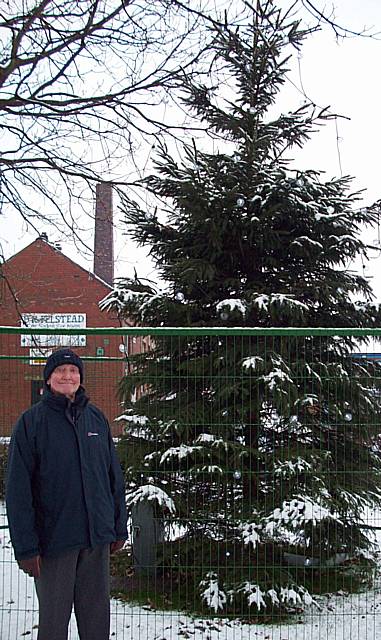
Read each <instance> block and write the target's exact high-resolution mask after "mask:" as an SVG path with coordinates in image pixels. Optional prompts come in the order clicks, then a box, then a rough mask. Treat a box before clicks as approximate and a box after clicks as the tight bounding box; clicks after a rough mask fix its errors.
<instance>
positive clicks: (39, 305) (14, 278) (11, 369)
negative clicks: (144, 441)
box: [0, 183, 143, 436]
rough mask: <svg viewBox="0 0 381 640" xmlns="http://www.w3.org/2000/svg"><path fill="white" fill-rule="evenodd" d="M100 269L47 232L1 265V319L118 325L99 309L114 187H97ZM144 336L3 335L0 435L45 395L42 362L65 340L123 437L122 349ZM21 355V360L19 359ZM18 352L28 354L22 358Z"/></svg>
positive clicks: (136, 345)
mask: <svg viewBox="0 0 381 640" xmlns="http://www.w3.org/2000/svg"><path fill="white" fill-rule="evenodd" d="M95 227H96V229H95V247H94V273H92V272H89V271H87V270H86V269H84V268H82V267H81V266H79V265H78V264H76V263H75V262H74V261H73V260H71V259H70V258H68V257H67V256H65V255H64V254H63V253H62V252H61V250H60V247H57V246H55V245H52V244H50V243H49V241H48V239H47V237H46V236H45V235H42V236H40V237H39V238H37V239H36V240H35V241H34V242H32V243H31V244H29V245H28V246H26V247H25V248H24V249H22V250H21V251H19V252H18V253H17V254H15V255H14V256H12V257H11V258H10V259H9V260H7V261H6V262H5V263H4V264H3V265H2V268H1V270H2V276H3V277H2V278H1V279H0V314H1V315H0V318H1V321H0V324H1V325H2V326H13V327H17V326H23V325H25V326H28V327H33V326H35V327H37V326H38V327H56V328H57V329H61V328H74V329H78V328H82V327H117V326H119V320H118V318H117V317H116V316H115V315H113V314H110V313H106V312H102V311H100V309H99V302H100V300H102V299H103V298H104V297H105V296H106V295H107V294H108V293H109V292H110V291H111V289H112V286H111V285H112V281H113V255H112V245H113V243H112V192H111V185H108V184H106V183H104V184H101V185H97V199H96V223H95ZM142 343H143V340H141V339H139V338H138V339H133V338H128V339H127V338H124V339H122V336H111V335H110V336H107V335H98V336H94V335H91V336H79V335H77V336H67V335H66V336H59V335H58V336H55V337H54V338H52V337H51V336H35V337H32V338H31V337H30V336H25V335H19V334H14V335H9V334H6V333H3V334H0V354H1V355H2V356H12V358H9V357H7V358H1V359H0V372H1V387H0V436H8V435H9V434H10V433H11V430H12V427H13V424H14V422H15V420H16V418H17V416H18V415H19V414H20V413H21V412H22V411H23V410H25V409H26V408H27V407H29V406H30V404H31V403H33V402H36V401H38V400H39V397H40V395H41V391H42V387H43V380H42V372H43V366H44V361H45V359H46V357H47V356H48V355H49V354H50V353H51V352H52V350H54V349H56V348H58V347H59V346H61V345H65V346H66V345H69V346H72V347H73V348H74V349H75V351H76V352H77V353H78V355H80V356H81V357H83V356H84V357H85V358H96V357H99V356H102V357H106V358H111V359H110V360H108V361H103V360H102V361H100V360H98V361H97V360H96V359H94V360H91V359H89V360H86V359H85V387H86V391H87V392H88V394H89V396H90V398H91V400H92V401H93V402H94V403H95V404H97V405H98V406H99V407H100V408H101V409H102V410H103V411H104V412H105V414H106V415H107V417H108V419H109V421H110V424H111V426H112V430H113V434H114V435H117V433H118V429H120V427H118V423H114V424H113V421H114V420H115V418H116V417H117V416H118V415H120V413H121V410H120V404H119V401H118V398H117V386H118V382H119V381H120V379H121V377H122V375H123V373H124V366H125V358H124V356H123V351H121V349H122V347H121V344H123V346H124V349H125V352H130V353H131V352H137V351H139V350H141V348H142ZM15 356H16V358H15ZM19 356H23V359H20V357H19Z"/></svg>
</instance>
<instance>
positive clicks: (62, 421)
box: [6, 349, 127, 640]
mask: <svg viewBox="0 0 381 640" xmlns="http://www.w3.org/2000/svg"><path fill="white" fill-rule="evenodd" d="M44 381H45V384H46V391H45V393H44V395H43V397H42V400H41V402H39V403H38V404H35V405H33V406H32V407H31V408H30V409H28V410H27V411H25V413H23V414H22V415H21V417H20V418H19V420H18V422H17V424H16V426H15V429H14V432H13V435H12V440H11V445H10V451H9V462H8V472H7V489H6V500H7V513H8V520H9V527H10V532H11V540H12V544H13V547H14V551H15V556H16V559H17V561H18V564H19V566H20V568H21V569H22V570H23V571H25V572H26V573H27V574H28V575H30V576H33V578H34V579H35V586H36V591H37V596H38V601H39V629H38V640H66V639H67V635H68V624H69V620H70V615H71V611H72V607H73V605H74V611H75V616H76V619H77V625H78V631H79V636H80V638H81V640H109V629H110V598H109V554H110V551H111V553H114V552H115V551H118V550H119V549H121V548H122V546H123V544H124V541H125V539H126V537H127V533H126V532H127V526H126V508H125V498H124V482H123V476H122V471H121V468H120V465H119V462H118V461H117V457H116V453H115V449H114V445H113V442H112V438H111V434H110V428H109V425H108V423H107V420H106V418H105V416H104V415H103V413H102V412H101V411H100V410H99V409H97V407H95V406H94V405H92V404H90V403H89V401H88V398H87V396H86V394H85V390H84V388H83V387H82V385H81V383H82V381H83V363H82V360H81V359H80V358H79V356H78V355H77V354H76V353H74V352H73V351H71V350H70V349H59V350H58V351H55V352H54V353H52V355H51V356H50V357H49V358H48V360H47V362H46V366H45V369H44Z"/></svg>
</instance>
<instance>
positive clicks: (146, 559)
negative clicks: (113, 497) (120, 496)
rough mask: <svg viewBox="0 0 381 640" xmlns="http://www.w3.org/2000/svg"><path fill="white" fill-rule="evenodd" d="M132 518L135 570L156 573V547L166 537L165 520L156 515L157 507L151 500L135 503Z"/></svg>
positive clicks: (150, 573)
mask: <svg viewBox="0 0 381 640" xmlns="http://www.w3.org/2000/svg"><path fill="white" fill-rule="evenodd" d="M131 518H132V554H133V562H134V570H135V572H136V573H137V574H140V575H146V576H151V575H154V574H155V572H156V566H157V551H156V548H157V545H158V544H159V543H160V542H162V541H163V537H164V523H163V520H162V518H157V517H155V509H154V507H153V506H152V505H151V504H150V503H149V502H139V503H138V504H136V505H134V506H133V507H132V511H131Z"/></svg>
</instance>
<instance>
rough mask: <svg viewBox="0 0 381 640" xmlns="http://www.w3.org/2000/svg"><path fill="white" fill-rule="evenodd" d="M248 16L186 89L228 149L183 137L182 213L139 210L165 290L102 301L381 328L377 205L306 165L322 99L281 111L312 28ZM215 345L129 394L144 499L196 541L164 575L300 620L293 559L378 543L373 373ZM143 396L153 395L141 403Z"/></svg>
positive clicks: (143, 380) (272, 340)
mask: <svg viewBox="0 0 381 640" xmlns="http://www.w3.org/2000/svg"><path fill="white" fill-rule="evenodd" d="M245 6H246V11H247V13H249V15H246V18H247V19H246V21H243V19H242V22H241V25H240V26H239V27H238V28H237V27H234V28H229V25H228V24H225V25H219V26H216V27H215V29H216V34H215V43H214V52H213V59H214V62H213V65H212V67H211V72H210V76H209V80H208V83H206V84H205V86H201V85H195V84H193V83H192V82H191V81H190V80H188V79H187V77H186V76H184V77H183V78H181V79H179V83H180V84H181V89H182V92H183V95H184V102H185V104H186V106H187V108H188V109H189V110H190V111H191V112H192V114H193V116H195V117H196V118H198V119H199V120H200V121H201V122H202V123H203V124H204V125H205V123H206V124H207V125H208V128H209V132H210V134H211V135H212V136H213V151H211V150H205V148H206V149H207V145H206V144H204V148H203V149H202V148H201V144H200V142H195V141H192V142H191V143H190V144H185V143H184V145H183V149H182V158H181V160H178V159H175V158H174V157H173V156H172V155H171V154H170V153H169V151H168V150H167V149H166V148H164V147H163V149H162V150H161V153H160V155H159V157H158V159H157V163H156V168H157V172H156V174H155V175H152V176H150V177H149V178H148V179H146V180H145V181H144V187H145V188H146V189H148V190H149V191H150V192H152V193H154V194H155V195H156V196H157V197H158V198H159V199H160V201H161V203H162V211H163V212H165V214H166V218H165V219H164V218H162V217H161V212H160V207H159V209H158V210H152V211H151V210H150V209H149V208H144V207H142V206H141V205H139V204H138V203H137V202H136V201H133V200H132V199H131V200H127V199H126V200H125V201H124V207H125V216H126V222H127V223H128V226H129V230H130V233H131V235H132V237H133V238H135V240H136V241H137V242H138V243H139V244H140V245H143V246H147V247H150V248H151V249H150V253H151V256H152V258H153V260H154V261H155V263H156V266H157V269H158V273H159V274H160V277H161V278H162V282H164V283H165V284H164V285H161V288H159V287H154V285H153V284H152V283H149V282H147V281H141V280H139V279H138V278H136V279H135V280H121V281H120V284H119V286H118V287H117V288H116V289H115V291H114V292H113V293H112V294H111V295H110V296H109V297H108V298H107V299H106V300H105V301H104V303H103V304H104V306H105V307H108V308H114V309H116V310H118V311H119V312H120V313H121V314H122V315H123V314H125V315H126V316H128V317H129V318H131V317H132V318H134V319H135V321H136V323H137V324H139V325H145V326H151V327H152V326H171V327H173V326H185V327H189V328H194V327H198V328H200V327H201V328H202V327H236V326H240V327H245V328H248V327H261V328H264V329H268V328H269V327H278V328H279V327H281V328H284V327H315V328H316V327H332V328H338V327H355V328H358V327H374V326H377V323H378V321H379V314H378V310H377V309H376V307H375V306H374V305H372V303H371V302H372V293H371V288H370V286H369V283H368V282H367V280H366V279H365V278H364V277H363V276H361V275H358V274H357V273H355V272H352V271H351V270H350V263H351V261H352V260H353V258H355V257H356V256H359V255H362V256H364V258H366V251H367V249H366V246H365V245H364V244H363V242H362V240H361V237H360V230H361V229H362V227H363V225H364V224H374V223H375V222H376V220H377V217H378V214H379V207H378V206H377V205H374V206H372V207H368V208H356V206H357V200H358V195H356V194H353V193H351V191H350V188H351V181H350V179H349V178H334V179H331V180H326V179H325V177H324V175H323V174H322V173H320V172H319V170H318V169H309V170H306V169H304V170H296V169H295V167H294V164H293V162H291V160H290V159H291V158H292V157H293V154H294V150H295V148H297V147H301V146H302V145H304V144H305V143H306V142H307V141H308V138H309V136H310V135H311V134H312V133H313V132H314V131H315V130H316V129H317V127H318V125H319V124H320V123H322V124H323V123H324V121H325V120H326V119H327V118H329V112H328V111H326V110H323V111H319V110H317V109H316V107H315V106H313V105H310V104H305V105H304V106H302V107H299V108H298V109H296V110H295V111H293V112H289V113H283V114H281V115H275V113H276V111H275V110H276V107H277V105H278V103H277V102H276V99H277V97H278V94H279V91H280V89H281V87H282V85H283V84H284V82H285V77H286V73H287V66H288V59H289V55H290V54H292V52H293V51H297V50H298V49H299V48H300V47H301V44H302V41H303V39H304V38H305V37H306V35H307V33H306V31H303V29H302V27H301V25H300V24H299V23H298V22H295V21H294V20H293V19H292V17H291V15H290V14H287V13H286V14H283V13H282V12H281V11H279V10H278V9H277V8H276V6H275V4H274V3H273V2H272V1H271V0H268V1H265V0H264V1H262V2H258V3H257V4H256V8H255V9H252V11H251V10H250V12H249V10H248V5H247V4H246V3H245ZM215 67H216V68H217V67H218V73H217V71H216V72H214V68H215ZM221 78H223V82H222V81H221ZM278 106H279V105H278ZM280 106H281V105H280ZM359 301H360V302H359ZM212 333H213V332H211V331H209V335H207V336H204V337H203V336H201V335H192V333H191V330H189V334H188V335H186V336H185V335H178V336H172V337H168V336H157V337H155V339H154V341H153V343H152V349H151V351H150V352H149V353H148V354H147V353H144V354H141V355H140V356H137V357H135V359H134V361H133V367H132V371H131V374H130V375H129V376H127V377H126V379H125V380H124V381H123V385H122V386H123V390H124V397H125V399H126V403H127V413H126V417H127V419H128V428H127V435H126V439H127V444H128V443H130V444H131V443H133V442H135V444H136V442H140V445H139V449H138V450H137V451H139V452H140V455H137V454H136V453H134V452H133V450H132V447H131V448H130V451H131V453H130V455H129V463H128V478H129V481H130V482H131V483H132V484H131V497H130V499H131V500H134V499H136V495H137V493H136V491H139V486H145V485H147V484H148V485H149V484H152V485H154V486H155V487H157V489H160V490H161V491H162V492H164V495H165V496H166V498H165V499H166V500H167V501H168V503H169V501H170V504H171V513H172V514H173V513H174V509H175V510H176V514H175V516H172V517H175V518H176V519H177V522H178V523H181V524H182V525H183V526H184V531H185V533H184V536H183V538H182V539H181V543H179V542H178V543H177V547H176V549H177V556H178V560H175V559H174V558H175V555H173V556H172V558H168V557H167V559H166V563H167V564H168V563H169V564H170V565H171V567H172V570H173V571H175V570H176V571H179V572H181V570H184V567H185V572H184V574H181V575H184V576H185V577H184V578H183V579H184V580H187V581H188V582H187V589H188V592H189V593H191V594H193V591H192V587H191V585H190V581H191V580H192V579H193V580H194V581H195V582H196V583H197V584H198V585H199V592H198V595H197V598H198V600H194V599H193V600H192V602H198V603H199V604H198V605H195V606H200V607H201V606H202V604H204V606H209V607H212V608H213V607H214V610H215V612H219V613H220V612H226V611H227V610H228V611H236V612H242V611H244V610H251V611H255V612H256V613H259V612H262V611H269V609H272V610H273V609H274V607H275V608H281V609H286V610H289V609H290V608H291V609H292V608H294V609H295V608H298V607H300V606H303V605H304V604H309V603H310V602H311V596H310V595H309V593H308V591H306V589H305V588H304V585H303V580H305V578H306V573H305V572H304V569H303V572H302V573H303V576H302V578H300V576H299V578H298V574H297V571H296V570H295V569H293V568H292V565H290V564H288V562H290V558H291V556H290V555H287V554H286V553H285V551H287V552H288V553H289V554H290V552H293V553H294V555H297V556H298V557H300V556H303V557H305V559H306V566H307V565H308V564H310V565H311V564H312V565H313V564H314V563H316V558H318V559H319V563H320V565H321V566H322V565H324V563H326V562H328V564H334V563H335V562H336V561H338V559H340V558H341V559H343V558H353V557H355V556H356V555H358V554H359V553H360V552H361V550H364V549H367V548H368V547H369V534H368V532H367V530H366V529H364V528H362V527H361V515H362V512H363V509H364V507H365V506H366V505H367V504H372V503H378V502H379V497H378V484H379V480H380V474H379V471H380V464H379V459H378V457H377V456H376V454H375V453H374V450H373V448H372V443H373V440H374V437H375V435H376V433H377V432H378V430H379V424H378V423H379V420H380V410H379V406H378V401H377V398H376V395H375V393H374V385H375V382H374V380H375V368H374V367H373V368H372V366H371V365H370V363H368V362H358V361H356V360H354V359H353V358H352V357H351V352H352V351H353V349H354V348H355V342H354V339H353V338H351V337H348V336H347V337H345V336H341V337H339V338H338V337H337V336H333V335H331V336H327V335H326V336H324V335H320V336H319V337H316V336H315V337H314V336H304V337H297V336H295V335H294V336H288V337H287V336H284V335H283V336H279V335H278V336H277V335H273V336H265V335H255V336H251V337H250V338H248V337H238V336H232V335H230V336H229V335H222V334H221V335H216V334H215V335H212ZM142 385H143V386H142ZM135 388H143V389H144V393H143V394H142V395H141V397H140V398H139V400H138V401H137V402H135V403H134V404H130V407H129V408H128V398H129V397H130V394H131V393H132V391H133V390H134V389H135ZM141 416H145V418H144V419H143V422H142V417H141ZM142 442H144V445H143V446H142V444H141V443H142ZM127 449H128V447H127ZM139 495H143V494H142V492H141V490H140V493H139ZM160 495H163V494H160ZM168 547H169V548H171V546H170V545H169V543H168ZM338 554H343V555H338ZM287 560H288V562H287ZM306 571H307V570H306ZM184 588H185V587H184ZM193 595H194V594H193ZM193 595H192V597H193ZM208 603H209V604H208ZM242 607H245V609H243V608H242Z"/></svg>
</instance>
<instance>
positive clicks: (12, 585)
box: [0, 508, 381, 640]
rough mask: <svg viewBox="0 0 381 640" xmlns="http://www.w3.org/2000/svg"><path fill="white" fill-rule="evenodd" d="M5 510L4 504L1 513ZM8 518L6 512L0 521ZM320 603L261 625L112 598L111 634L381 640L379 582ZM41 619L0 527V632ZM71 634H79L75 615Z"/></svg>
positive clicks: (147, 639)
mask: <svg viewBox="0 0 381 640" xmlns="http://www.w3.org/2000/svg"><path fill="white" fill-rule="evenodd" d="M3 511H4V510H3V509H1V508H0V514H3ZM377 520H378V518H377ZM4 523H5V518H4V516H3V517H2V518H1V519H0V524H4ZM379 533H381V532H379ZM317 603H318V606H314V607H313V608H311V610H310V611H309V612H307V613H305V614H304V615H303V616H300V617H299V618H298V619H297V620H295V621H294V622H293V623H292V624H282V625H272V626H270V625H265V626H262V625H255V624H251V625H249V624H243V623H241V622H239V621H234V622H232V621H229V620H222V619H217V618H215V619H210V620H204V619H199V618H192V617H190V616H186V615H184V614H180V613H173V612H172V613H171V612H162V611H155V610H152V609H150V608H149V607H148V606H147V607H139V606H136V605H128V604H123V603H121V602H118V601H117V600H112V601H111V635H110V640H114V639H115V640H174V639H175V638H180V639H184V640H185V639H189V638H190V639H192V640H320V639H326V640H381V587H380V588H378V587H377V588H376V589H374V590H372V591H369V592H367V593H362V594H355V595H345V594H331V595H327V596H321V597H319V598H318V599H317ZM37 622H38V615H37V601H36V597H35V594H34V587H33V580H32V579H31V578H29V577H27V576H26V575H25V574H23V573H22V572H20V571H19V570H18V568H17V565H16V563H15V560H14V557H13V552H12V548H11V545H10V543H9V534H8V530H7V529H0V638H1V640H19V639H22V638H26V639H27V640H36V638H37ZM69 640H78V634H77V629H76V625H75V620H74V618H73V619H72V621H71V624H70V634H69Z"/></svg>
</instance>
